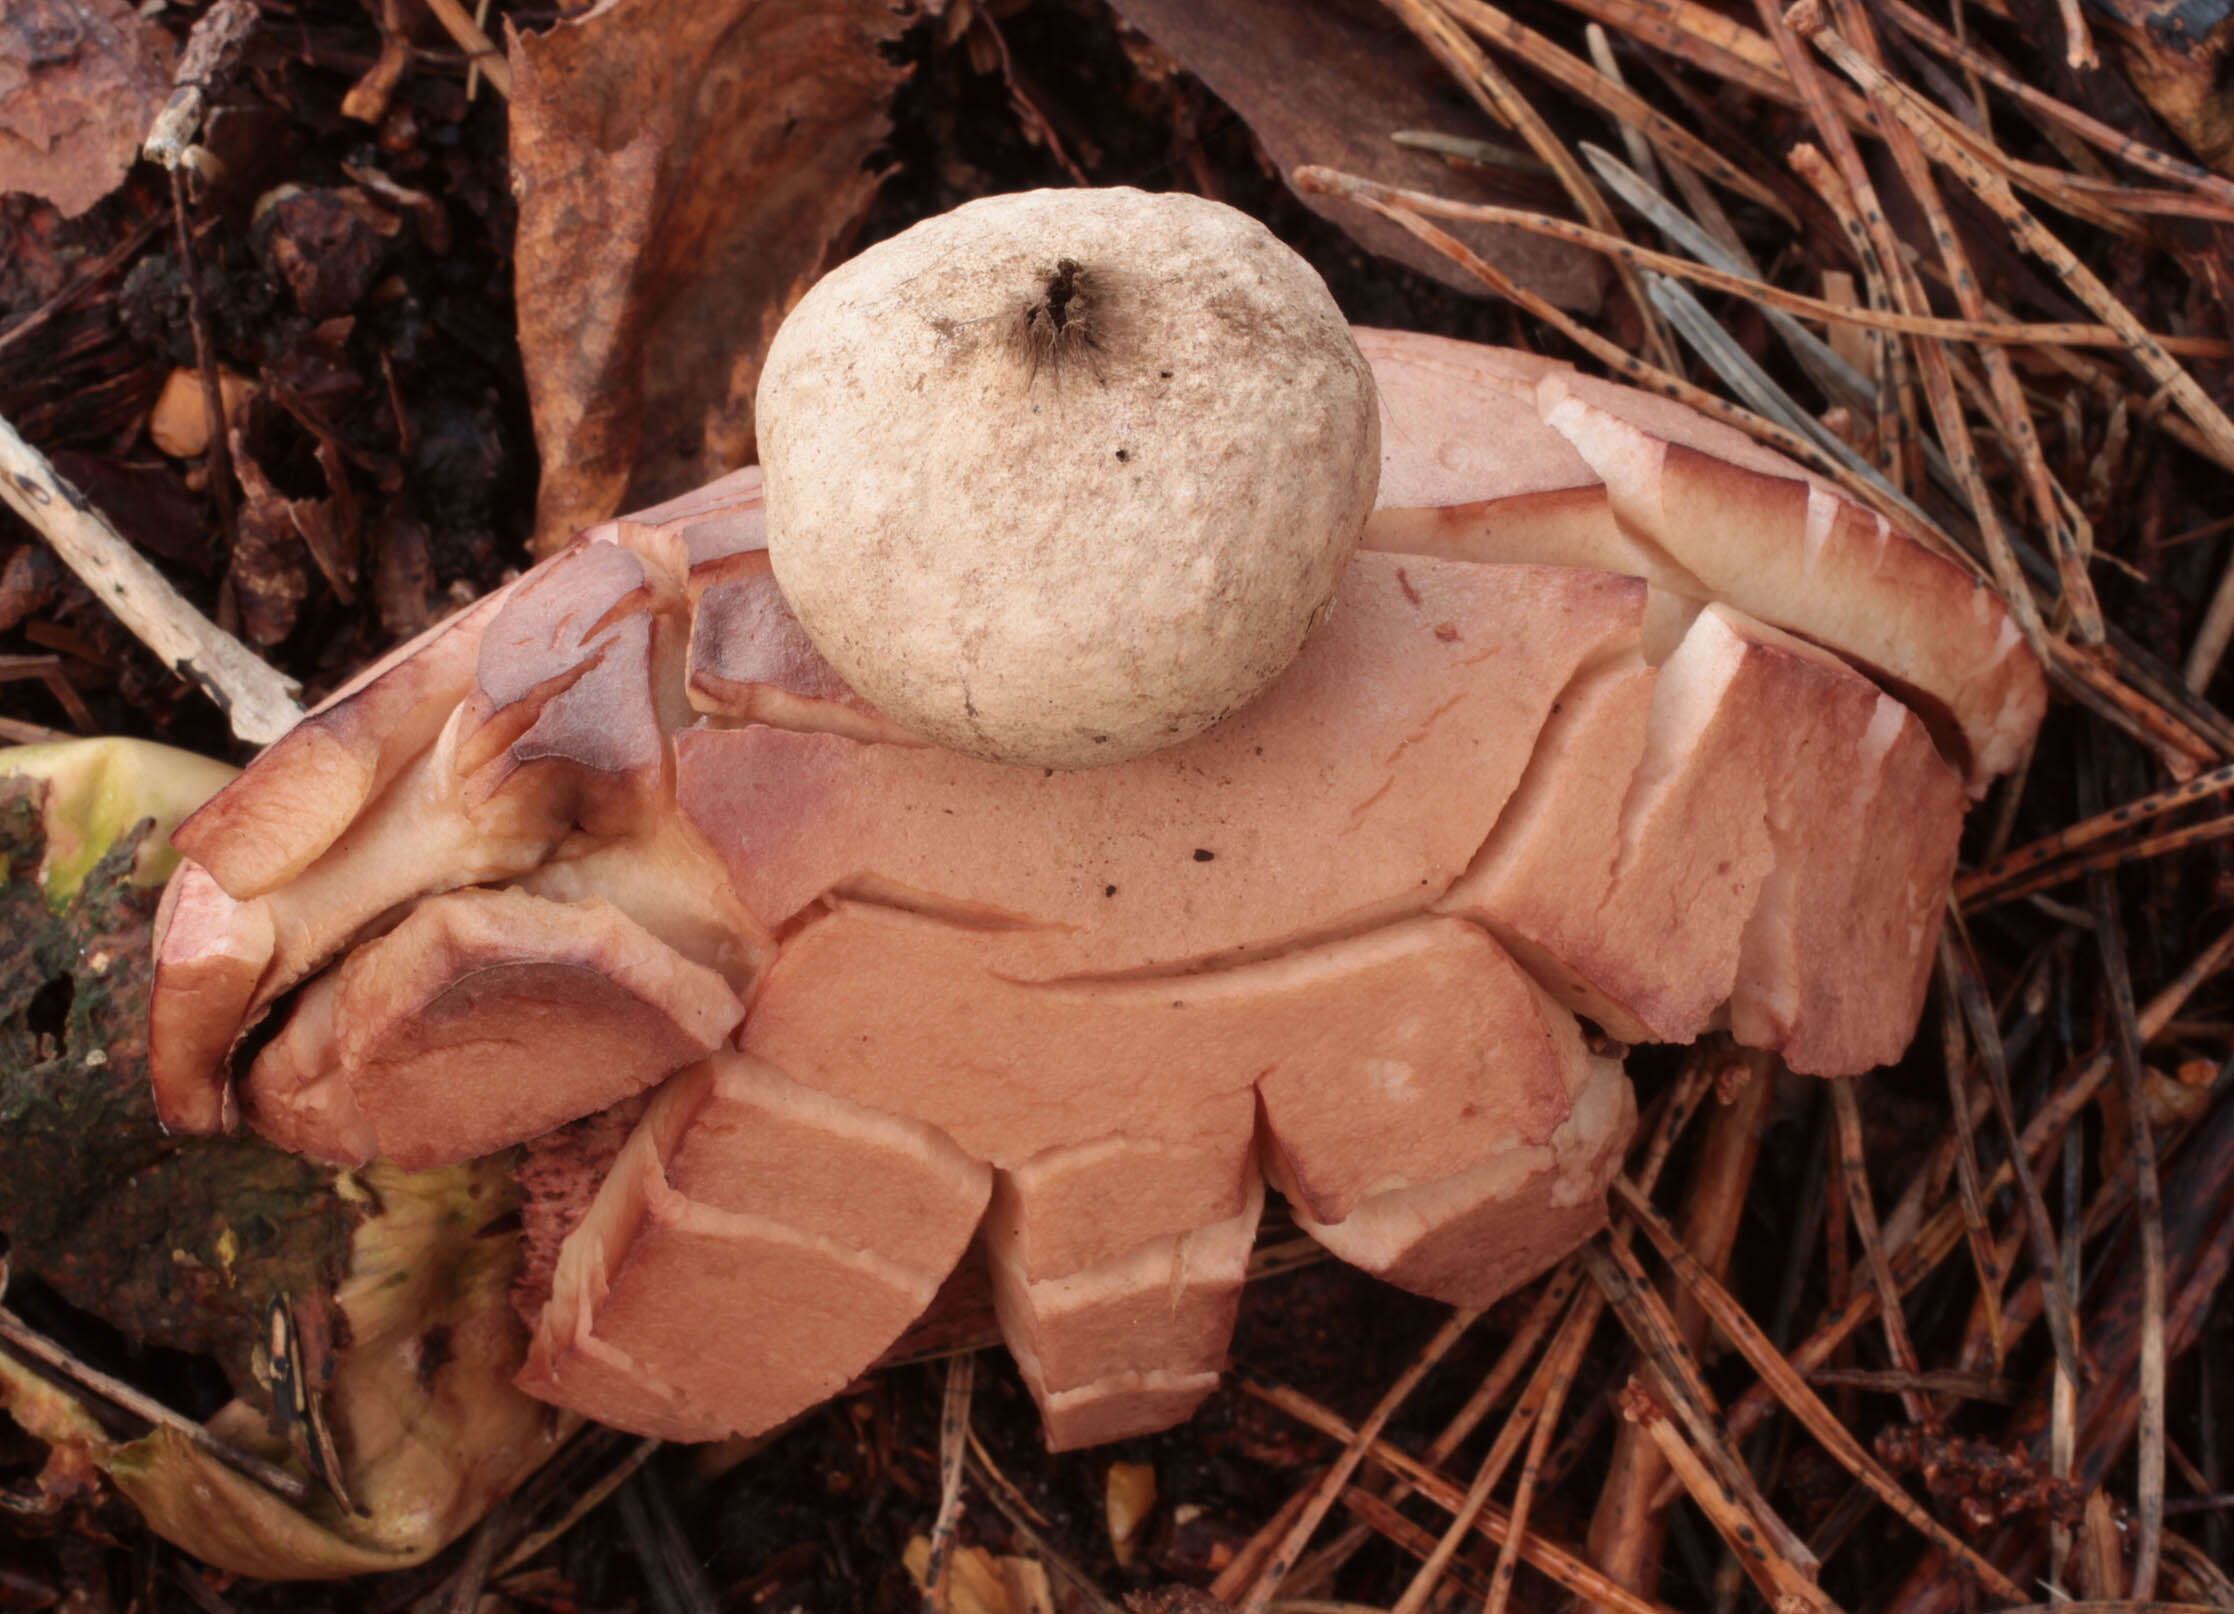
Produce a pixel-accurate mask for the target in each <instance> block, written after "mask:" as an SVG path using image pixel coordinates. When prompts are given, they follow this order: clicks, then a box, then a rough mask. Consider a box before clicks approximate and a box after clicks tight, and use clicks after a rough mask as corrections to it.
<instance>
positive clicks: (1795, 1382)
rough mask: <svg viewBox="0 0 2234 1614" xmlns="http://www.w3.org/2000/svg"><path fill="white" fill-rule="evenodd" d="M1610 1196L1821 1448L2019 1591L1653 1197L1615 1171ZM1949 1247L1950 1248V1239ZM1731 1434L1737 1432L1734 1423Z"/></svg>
mask: <svg viewBox="0 0 2234 1614" xmlns="http://www.w3.org/2000/svg"><path fill="white" fill-rule="evenodd" d="M1613 1192H1614V1197H1615V1199H1616V1201H1617V1202H1618V1203H1620V1204H1621V1205H1622V1206H1623V1207H1625V1208H1626V1209H1627V1210H1628V1211H1629V1213H1630V1214H1631V1215H1633V1216H1634V1217H1636V1218H1637V1225H1638V1226H1639V1227H1641V1228H1643V1229H1644V1233H1645V1236H1646V1237H1647V1238H1649V1239H1650V1240H1652V1245H1653V1248H1654V1249H1656V1250H1658V1251H1659V1252H1660V1255H1661V1258H1662V1259H1663V1260H1665V1261H1666V1262H1667V1263H1668V1264H1669V1266H1671V1267H1672V1268H1674V1270H1675V1273H1676V1276H1677V1278H1678V1280H1679V1281H1681V1282H1682V1284H1683V1285H1684V1287H1685V1288H1686V1289H1688V1290H1689V1291H1690V1292H1691V1293H1693V1294H1695V1295H1697V1296H1698V1297H1699V1300H1700V1302H1701V1303H1702V1304H1703V1305H1705V1307H1706V1309H1707V1315H1708V1316H1710V1317H1712V1318H1713V1319H1714V1324H1715V1327H1716V1328H1718V1329H1720V1330H1721V1333H1722V1337H1723V1338H1725V1339H1727V1340H1728V1341H1729V1342H1730V1343H1731V1344H1732V1345H1735V1346H1736V1347H1737V1348H1738V1351H1739V1354H1741V1355H1742V1356H1744V1358H1745V1359H1746V1360H1747V1361H1748V1362H1750V1363H1752V1364H1753V1371H1754V1372H1756V1373H1758V1374H1760V1375H1761V1387H1762V1389H1763V1390H1764V1391H1765V1392H1767V1394H1769V1395H1770V1396H1773V1397H1774V1398H1775V1399H1776V1400H1778V1401H1781V1402H1783V1403H1784V1405H1785V1407H1786V1408H1787V1409H1788V1410H1789V1411H1790V1412H1791V1413H1792V1414H1793V1415H1794V1416H1795V1417H1797V1418H1798V1419H1799V1420H1800V1423H1801V1424H1802V1425H1803V1426H1804V1427H1805V1428H1806V1429H1807V1431H1808V1433H1809V1434H1811V1435H1813V1436H1814V1437H1815V1438H1816V1439H1817V1440H1818V1441H1820V1442H1821V1443H1822V1445H1823V1447H1824V1449H1825V1450H1827V1451H1828V1452H1829V1453H1830V1454H1831V1455H1832V1456H1833V1457H1835V1458H1837V1459H1838V1461H1839V1462H1840V1463H1841V1464H1842V1465H1843V1466H1844V1467H1845V1468H1846V1470H1847V1471H1848V1472H1849V1473H1851V1474H1853V1475H1854V1477H1855V1478H1856V1479H1859V1480H1860V1481H1861V1482H1862V1483H1863V1484H1864V1485H1866V1486H1868V1487H1869V1489H1870V1490H1871V1491H1872V1492H1873V1493H1874V1494H1875V1495H1876V1496H1877V1497H1878V1499H1879V1500H1880V1501H1882V1502H1884V1503H1885V1505H1886V1506H1888V1507H1890V1508H1891V1509H1892V1510H1893V1511H1894V1512H1895V1513H1898V1514H1899V1515H1900V1516H1901V1517H1902V1518H1903V1519H1905V1520H1907V1521H1908V1523H1909V1524H1911V1525H1913V1526H1914V1527H1915V1528H1916V1529H1917V1530H1919V1531H1921V1532H1922V1533H1923V1534H1924V1535H1925V1536H1927V1537H1929V1538H1930V1540H1931V1541H1932V1543H1933V1544H1934V1545H1936V1546H1937V1547H1938V1548H1939V1549H1940V1550H1941V1551H1943V1552H1946V1553H1948V1554H1949V1555H1951V1556H1952V1557H1954V1558H1956V1559H1958V1560H1959V1561H1960V1562H1961V1563H1962V1564H1963V1566H1964V1567H1965V1568H1966V1569H1968V1570H1969V1572H1970V1573H1971V1574H1973V1575H1975V1576H1977V1577H1978V1581H1979V1584H1980V1585H1982V1586H1984V1587H1985V1589H1986V1590H1987V1591H1989V1592H1991V1593H1992V1594H1993V1595H1995V1596H1996V1597H2010V1598H2014V1597H2020V1596H2022V1595H2023V1593H2022V1592H2021V1591H2020V1590H2019V1589H2018V1587H2017V1584H2016V1583H2015V1582H2014V1581H2012V1580H2011V1579H2009V1577H2008V1576H2006V1575H2004V1574H2003V1573H2002V1572H2001V1571H2000V1570H1999V1569H1996V1568H1995V1567H1994V1566H1993V1564H1992V1563H1991V1562H1990V1561H1988V1560H1987V1559H1986V1558H1984V1557H1983V1556H1981V1555H1980V1554H1979V1553H1978V1551H1977V1550H1976V1549H1975V1548H1973V1547H1972V1546H1971V1545H1970V1544H1969V1543H1968V1542H1966V1541H1964V1540H1962V1538H1961V1537H1959V1536H1957V1535H1955V1534H1954V1532H1952V1531H1951V1530H1949V1529H1947V1527H1946V1526H1944V1525H1942V1524H1941V1523H1940V1522H1939V1521H1938V1520H1937V1519H1934V1518H1933V1517H1932V1516H1931V1514H1930V1513H1929V1512H1927V1511H1926V1510H1925V1509H1924V1508H1923V1506H1922V1505H1921V1504H1919V1503H1918V1502H1917V1501H1916V1499H1915V1498H1914V1497H1912V1496H1910V1495H1909V1494H1908V1493H1907V1491H1905V1490H1903V1489H1902V1488H1901V1485H1900V1482H1899V1481H1897V1480H1895V1479H1894V1478H1893V1477H1892V1475H1890V1474H1888V1473H1886V1472H1885V1470H1884V1469H1883V1468H1882V1467H1880V1466H1879V1465H1878V1462H1877V1460H1876V1459H1875V1458H1873V1457H1871V1456H1870V1455H1869V1453H1868V1452H1867V1451H1866V1450H1865V1449H1864V1448H1863V1446H1862V1444H1861V1442H1860V1441H1858V1440H1856V1439H1855V1438H1854V1436H1853V1435H1852V1434H1851V1433H1850V1432H1849V1431H1848V1430H1847V1428H1846V1426H1845V1425H1844V1424H1843V1423H1841V1422H1839V1420H1838V1419H1837V1418H1835V1417H1833V1416H1832V1414H1831V1409H1830V1408H1829V1407H1826V1406H1825V1405H1823V1402H1822V1400H1821V1398H1819V1397H1818V1396H1817V1395H1816V1394H1815V1392H1814V1391H1813V1390H1811V1389H1809V1388H1808V1385H1807V1381H1806V1380H1805V1379H1804V1378H1802V1377H1801V1376H1800V1375H1799V1374H1798V1373H1797V1372H1795V1371H1794V1370H1793V1366H1792V1364H1791V1362H1789V1361H1787V1360H1786V1359H1785V1357H1784V1356H1783V1354H1782V1353H1781V1352H1779V1351H1778V1350H1777V1348H1776V1347H1775V1346H1774V1345H1772V1344H1770V1343H1769V1340H1768V1336H1767V1335H1765V1334H1763V1333H1762V1332H1761V1330H1760V1328H1759V1326H1758V1325H1757V1324H1755V1323H1754V1321H1753V1319H1752V1318H1751V1317H1748V1316H1747V1315H1746V1313H1745V1308H1744V1307H1742V1306H1740V1305H1739V1304H1738V1303H1737V1301H1736V1300H1735V1299H1733V1298H1732V1297H1731V1295H1730V1292H1729V1291H1728V1290H1726V1289H1724V1288H1723V1287H1722V1285H1720V1284H1719V1283H1716V1282H1715V1281H1714V1278H1713V1277H1712V1276H1711V1275H1710V1274H1709V1273H1708V1272H1707V1271H1706V1270H1705V1269H1704V1268H1702V1267H1701V1266H1700V1265H1699V1264H1698V1262H1697V1261H1695V1260H1693V1259H1692V1258H1691V1254H1690V1252H1689V1251H1688V1250H1686V1249H1684V1247H1683V1243H1682V1241H1681V1240H1680V1239H1678V1238H1677V1237H1676V1236H1675V1229H1673V1228H1671V1227H1670V1226H1668V1224H1667V1223H1666V1222H1665V1221H1663V1220H1662V1219H1661V1217H1660V1214H1659V1212H1657V1211H1655V1210H1654V1209H1653V1208H1652V1202H1651V1200H1650V1199H1648V1198H1647V1197H1646V1196H1645V1195H1644V1194H1643V1193H1642V1192H1641V1191H1639V1190H1638V1188H1637V1187H1636V1185H1635V1184H1633V1183H1631V1182H1630V1181H1629V1180H1628V1179H1627V1178H1626V1177H1616V1178H1615V1179H1614V1182H1613ZM1950 1247H1952V1246H1951V1245H1950ZM1731 1432H1732V1434H1733V1435H1734V1434H1735V1433H1736V1431H1735V1429H1734V1428H1733V1429H1732V1431H1731Z"/></svg>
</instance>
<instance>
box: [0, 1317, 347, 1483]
mask: <svg viewBox="0 0 2234 1614" xmlns="http://www.w3.org/2000/svg"><path fill="white" fill-rule="evenodd" d="M0 1340H6V1341H7V1342H8V1343H9V1344H10V1345H13V1346H14V1347H15V1348H16V1349H17V1350H19V1351H21V1352H22V1353H23V1354H24V1355H26V1356H30V1357H34V1358H36V1359H37V1360H39V1361H41V1362H44V1363H46V1365H47V1366H49V1367H51V1368H53V1369H54V1370H55V1371H56V1372H58V1373H60V1374H61V1375H62V1376H63V1377H64V1378H67V1379H69V1380H71V1381H72V1382H73V1383H76V1384H80V1385H83V1386H84V1387H85V1388H86V1389H88V1390H91V1391H92V1392H93V1393H94V1394H95V1395H97V1396H99V1397H100V1398H101V1399H102V1400H104V1401H110V1402H114V1403H115V1404H116V1405H117V1406H120V1407H122V1408H123V1409H124V1410H125V1411H126V1412H129V1413H131V1414H132V1416H134V1417H135V1418H144V1419H146V1420H147V1421H148V1422H149V1423H152V1424H157V1425H160V1426H161V1427H162V1428H165V1429H168V1430H170V1431H171V1433H173V1434H175V1435H177V1436H178V1437H179V1438H180V1439H181V1440H184V1441H185V1442H186V1443H187V1444H188V1445H190V1446H195V1447H199V1448H200V1449H201V1450H202V1451H204V1452H207V1453H208V1454H209V1455H210V1456H212V1457H214V1458H216V1459H217V1460H218V1461H219V1462H221V1463H223V1464H224V1465H225V1466H226V1467H227V1468H230V1469H232V1470H233V1471H234V1472H235V1473H237V1474H241V1475H244V1476H246V1477H247V1478H249V1479H252V1480H254V1481H255V1482H256V1483H257V1484H258V1485H261V1486H263V1487H264V1489H265V1490H267V1491H271V1492H273V1493H275V1494H276V1495H279V1496H283V1497H285V1498H286V1499H287V1500H288V1501H290V1502H293V1503H296V1504H297V1505H298V1506H299V1505H300V1504H302V1503H304V1502H307V1501H309V1500H310V1482H309V1481H308V1480H306V1479H304V1478H303V1477H302V1476H301V1475H299V1474H290V1473H288V1472H287V1470H286V1469H284V1468H280V1467H278V1466H276V1465H275V1464H272V1463H267V1462H266V1461H264V1459H263V1458H261V1457H258V1456H256V1455H255V1454H254V1453H252V1452H245V1451H242V1450H241V1449H240V1448H239V1447H237V1446H232V1445H229V1444H227V1443H226V1442H225V1441H222V1440H220V1439H218V1438H217V1436H215V1435H213V1434H211V1433H210V1432H209V1431H208V1430H207V1429H205V1428H203V1427H202V1426H201V1425H200V1424H198V1423H196V1422H195V1421H194V1420H193V1419H191V1418H189V1417H187V1416H186V1415H185V1414H183V1413H179V1412H173V1411H172V1410H171V1409H170V1408H169V1407H166V1406H165V1405H163V1403H162V1402H160V1401H158V1400H156V1399H155V1398H154V1397H153V1396H150V1395H145V1394H142V1393H141V1392H140V1391H138V1390H135V1389H134V1388H132V1386H131V1385H129V1384H126V1383H125V1382H124V1381H123V1380H122V1379H119V1378H112V1377H111V1376H110V1375H108V1374H106V1373H103V1372H102V1371H101V1370H100V1369H99V1368H97V1367H92V1366H89V1365H88V1364H86V1363H84V1362H81V1361H79V1360H78V1359H77V1358H76V1357H75V1356H73V1355H71V1354H70V1353H69V1352H68V1351H67V1350H65V1349H63V1348H62V1347H61V1346H60V1345H58V1344H56V1343H55V1342H54V1341H53V1340H51V1339H49V1338H47V1337H46V1335H44V1334H42V1333H40V1332H39V1331H38V1330H37V1329H35V1328H33V1327H31V1326H30V1324H28V1323H26V1322H25V1321H24V1320H23V1319H22V1318H20V1317H18V1316H17V1315H16V1314H15V1313H14V1312H12V1311H10V1310H8V1309H7V1308H6V1307H4V1306H0Z"/></svg>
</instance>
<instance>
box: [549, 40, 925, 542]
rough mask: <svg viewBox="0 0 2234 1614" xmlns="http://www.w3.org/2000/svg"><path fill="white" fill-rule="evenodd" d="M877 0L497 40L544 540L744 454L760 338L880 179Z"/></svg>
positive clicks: (678, 487)
mask: <svg viewBox="0 0 2234 1614" xmlns="http://www.w3.org/2000/svg"><path fill="white" fill-rule="evenodd" d="M911 20H912V19H911V16H910V15H909V8H908V7H906V6H905V5H895V4H892V3H890V0H712V3H708V0H612V3H610V4H605V5H601V6H599V7H597V8H596V9H595V10H594V11H592V12H590V13H588V14H587V15H585V16H582V17H580V18H577V19H573V20H569V21H565V22H561V23H558V24H557V25H556V26H554V27H553V28H552V29H551V30H550V31H549V32H547V33H543V34H527V35H521V34H515V35H514V36H513V38H512V41H511V46H510V51H511V55H512V59H513V64H514V72H515V78H514V81H513V94H512V103H511V107H512V168H513V176H514V188H515V189H516V191H517V192H518V194H519V201H520V222H519V233H518V244H517V267H516V270H515V279H514V284H515V287H516V289H517V293H518V302H519V310H520V313H519V320H520V348H521V353H522V356H523V358H524V360H525V363H526V368H527V381H528V392H529V396H530V400H531V403H532V406H533V409H534V415H535V438H536V446H537V447H538V448H539V449H540V450H541V453H542V458H543V482H542V489H541V492H540V495H539V497H538V500H537V508H536V523H535V531H536V546H537V548H538V550H539V551H541V552H544V553H548V552H549V550H550V549H551V548H552V547H553V546H554V545H555V544H557V543H558V542H560V541H561V540H563V539H564V538H565V537H566V536H567V535H568V534H569V533H571V532H573V531H574V530H575V529H576V528H578V527H581V526H584V525H586V524H588V523H589V522H592V521H596V520H599V519H602V518H603V517H605V516H608V515H611V514H612V513H613V512H614V511H616V510H621V509H626V508H629V507H631V506H636V505H645V504H653V503H657V502H658V501H660V500H662V499H665V498H668V497H670V496H672V495H674V494H676V493H680V492H682V491H684V490H685V489H688V488H691V487H695V486H697V485H699V484H700V483H702V482H705V481H708V480H710V479H712V478H713V477H716V476H719V475H720V474H722V473H723V472H725V471H729V470H733V469H735V468H736V467H737V466H739V465H743V464H745V463H747V462H748V461H750V459H751V458H752V456H753V430H752V396H753V389H754V387H755V386H756V385H757V384H758V382H759V379H760V362H761V358H762V355H763V354H764V353H765V352H766V351H767V345H768V341H769V339H770V338H771V337H772V336H773V335H774V334H775V328H776V326H777V324H778V323H779V322H780V321H781V320H782V318H783V315H784V313H785V311H786V310H787V309H788V308H789V307H790V305H791V303H792V302H793V300H795V299H796V298H797V296H798V295H799V294H800V292H802V291H803V290H805V288H806V287H807V285H808V284H810V283H811V282H812V281H813V280H814V279H815V277H816V276H817V275H818V274H820V272H821V271H822V269H823V267H824V264H825V259H826V257H827V256H828V254H829V252H830V250H831V248H832V246H833V244H834V243H836V242H837V241H839V240H840V239H842V238H843V237H844V236H845V235H846V233H847V232H848V230H849V228H850V226H851V225H852V224H853V223H854V222H855V221H856V220H857V219H859V217H860V216H861V214H862V212H863V211H864V210H865V209H866V208H867V206H868V204H869V200H870V198H871V196H872V194H873V193H874V191H875V189H876V179H875V177H874V176H873V175H870V174H868V173H865V172H863V170H862V164H863V162H864V161H865V160H866V158H867V157H868V155H869V153H870V152H871V151H872V150H873V149H874V148H875V146H876V145H877V143H878V142H879V141H880V140H882V139H883V138H884V135H885V132H886V128H887V123H886V118H885V107H886V104H887V102H888V101H889V99H890V97H891V94H892V91H893V89H894V87H895V86H896V85H897V84H898V83H899V82H900V79H901V77H902V73H901V70H900V69H899V68H897V67H895V66H894V65H893V64H892V63H891V62H889V61H887V60H886V59H885V57H884V54H883V51H882V47H883V46H884V45H885V44H887V43H889V42H890V41H892V40H893V39H895V38H897V37H898V35H899V34H900V32H901V31H902V29H903V28H905V27H906V26H907V24H908V23H909V21H911Z"/></svg>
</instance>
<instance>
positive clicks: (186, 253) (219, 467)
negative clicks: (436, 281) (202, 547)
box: [171, 168, 315, 566]
mask: <svg viewBox="0 0 2234 1614" xmlns="http://www.w3.org/2000/svg"><path fill="white" fill-rule="evenodd" d="M186 190H187V186H186V170H185V169H183V168H173V169H172V170H171V219H172V222H173V223H174V224H175V225H176V227H177V231H178V266H179V273H180V276H181V278H182V279H183V280H184V282H185V285H186V323H187V325H188V326H189V328H191V329H192V331H193V333H194V367H195V369H196V370H197V371H198V372H199V373H200V375H201V379H202V412H203V413H204V414H205V415H206V416H208V418H209V447H208V448H207V450H205V453H206V456H207V469H208V471H209V490H210V492H211V494H213V495H214V496H215V497H216V500H217V530H218V532H219V533H220V534H221V535H222V537H223V539H224V553H225V557H226V564H227V565H228V566H230V565H231V563H232V554H233V545H234V544H235V543H236V542H237V541H238V539H239V536H240V530H239V526H238V523H237V522H236V520H235V518H234V508H233V446H232V422H231V420H230V419H229V418H228V416H227V413H226V408H225V388H224V378H223V377H222V376H221V375H220V374H219V373H218V369H217V343H216V340H215V338H214V337H212V336H211V334H210V328H209V308H208V305H206V304H205V303H204V302H203V301H202V279H201V275H200V273H199V272H198V271H197V270H196V269H195V267H194V232H193V231H192V230H191V229H190V228H188V226H187V223H186ZM314 547H315V546H314Z"/></svg>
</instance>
